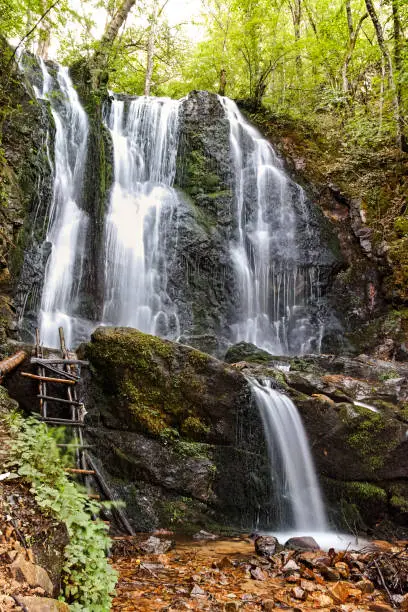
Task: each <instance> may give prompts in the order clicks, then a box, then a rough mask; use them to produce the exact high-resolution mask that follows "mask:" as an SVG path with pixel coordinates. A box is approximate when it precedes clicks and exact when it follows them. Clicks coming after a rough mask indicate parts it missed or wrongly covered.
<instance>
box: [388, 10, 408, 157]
mask: <svg viewBox="0 0 408 612" xmlns="http://www.w3.org/2000/svg"><path fill="white" fill-rule="evenodd" d="M391 4H392V19H393V30H394V64H395V71H396V76H395V87H396V96H397V100H398V108H399V110H400V113H399V129H400V132H401V149H402V150H403V151H404V152H405V153H408V142H407V138H406V136H405V133H404V117H403V116H402V110H401V109H402V108H404V105H403V99H402V84H401V73H402V58H401V52H402V44H401V22H400V15H399V6H398V0H392V1H391Z"/></svg>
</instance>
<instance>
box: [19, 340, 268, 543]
mask: <svg viewBox="0 0 408 612" xmlns="http://www.w3.org/2000/svg"><path fill="white" fill-rule="evenodd" d="M80 354H82V355H83V356H84V357H85V358H88V359H89V360H90V362H91V364H92V377H91V376H89V374H88V373H87V372H84V374H83V378H82V384H83V387H82V391H81V393H82V396H83V397H84V400H85V401H86V405H87V410H88V415H87V421H88V424H89V425H90V426H89V427H88V429H87V431H88V434H87V436H88V437H89V443H90V444H94V445H95V454H96V459H95V460H96V461H97V464H98V466H99V467H100V469H101V470H102V472H103V474H104V477H105V478H106V480H107V483H108V485H110V486H111V487H112V489H113V490H114V491H115V492H116V493H117V496H118V497H119V498H120V499H123V500H124V501H125V503H126V512H127V514H128V517H129V520H130V522H131V524H132V525H133V526H134V527H135V529H137V530H143V531H152V530H154V529H155V528H158V527H170V526H172V527H173V526H174V525H175V524H176V526H177V528H178V529H179V528H180V527H181V526H182V525H183V524H185V525H188V528H189V530H191V531H193V533H194V529H196V530H198V529H200V528H202V527H203V528H204V529H205V526H206V524H209V525H212V526H213V525H214V522H217V521H218V522H220V523H221V522H222V523H224V524H229V525H231V526H234V525H241V527H242V516H245V517H247V520H248V523H249V524H251V523H252V524H253V522H254V521H253V517H255V515H256V513H259V512H260V515H261V516H266V515H267V514H269V516H270V514H271V506H272V505H273V500H272V499H271V494H270V476H269V460H268V457H267V452H266V448H265V446H264V442H263V436H262V423H261V421H260V418H259V414H258V412H257V409H256V407H255V405H254V404H253V403H252V402H251V400H250V391H249V388H248V384H247V381H246V379H245V377H244V376H243V375H242V374H241V373H240V372H238V371H236V370H234V368H231V367H226V365H225V364H224V363H222V362H220V361H218V360H217V359H215V358H213V357H210V356H209V355H206V354H204V353H200V352H199V351H197V350H195V349H192V348H191V347H187V346H184V345H181V344H179V343H172V342H169V341H165V340H161V339H160V338H158V337H154V336H149V335H147V334H142V333H141V332H138V331H137V330H131V329H129V328H100V329H98V330H96V331H95V332H94V333H93V335H92V341H91V342H90V343H88V344H87V345H84V346H83V347H82V349H81V351H80ZM19 378H21V377H19ZM237 415H239V418H237ZM242 431H246V432H247V434H246V435H245V437H243V436H242V435H241V433H240V432H242ZM175 517H177V520H176V521H175ZM211 528H212V527H210V529H207V530H211Z"/></svg>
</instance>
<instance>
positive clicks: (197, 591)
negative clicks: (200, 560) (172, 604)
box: [190, 584, 206, 597]
mask: <svg viewBox="0 0 408 612" xmlns="http://www.w3.org/2000/svg"><path fill="white" fill-rule="evenodd" d="M190 595H191V597H203V596H206V592H205V591H204V590H203V589H202V588H201V587H200V586H198V584H195V585H194V586H193V588H192V589H191V591H190Z"/></svg>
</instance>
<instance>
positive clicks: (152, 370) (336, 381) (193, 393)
mask: <svg viewBox="0 0 408 612" xmlns="http://www.w3.org/2000/svg"><path fill="white" fill-rule="evenodd" d="M241 349H242V347H241ZM81 351H82V353H83V355H84V356H85V357H86V358H87V359H89V361H90V363H91V369H92V376H91V377H89V378H88V379H87V380H85V388H84V392H85V394H86V395H85V400H86V403H87V406H88V410H89V416H88V417H87V419H88V423H89V425H90V427H89V430H87V432H88V433H87V436H88V437H89V439H90V442H91V443H92V444H94V449H95V450H94V451H93V452H94V453H95V455H96V460H97V462H98V464H99V466H100V467H101V469H102V470H103V472H104V475H105V477H106V479H107V481H108V483H109V485H110V486H111V487H112V488H113V489H114V491H115V492H116V493H117V495H118V496H119V497H122V498H124V500H125V501H126V503H127V512H128V516H129V519H130V521H131V523H132V524H133V525H134V527H135V528H136V529H138V530H144V529H152V528H156V527H172V528H176V529H177V528H178V529H181V530H186V529H187V530H194V531H196V530H197V527H198V528H201V527H204V528H207V529H209V530H214V529H215V530H217V529H220V526H222V525H224V526H225V525H228V526H229V527H231V526H236V527H245V528H251V527H253V526H254V525H255V524H258V525H259V526H263V527H271V526H273V525H276V524H277V523H276V518H275V513H276V508H275V506H274V499H273V485H272V480H271V475H270V472H269V464H268V456H267V449H266V447H265V443H264V434H263V430H262V425H261V420H260V417H259V415H258V413H257V409H256V408H255V406H254V404H253V401H252V398H251V396H250V392H249V388H248V383H247V380H246V378H245V376H253V377H255V378H258V379H268V378H269V379H271V380H272V381H273V384H274V386H275V387H278V388H280V389H281V390H282V392H283V393H286V394H288V395H289V396H291V398H292V399H293V400H294V401H295V403H296V405H297V407H298V409H299V411H300V413H301V416H302V420H303V422H304V425H305V428H306V431H307V433H308V437H309V440H310V445H311V449H312V453H313V456H314V461H315V464H316V467H317V472H318V475H319V479H320V481H321V485H322V488H323V490H324V493H325V496H326V501H327V507H328V511H329V518H330V520H331V521H332V522H333V523H334V524H335V525H337V526H338V527H341V528H343V529H348V530H350V528H353V529H356V530H358V531H367V530H368V531H370V530H371V531H372V530H377V533H379V534H381V533H384V534H385V533H386V532H387V529H388V526H389V525H391V523H392V524H393V525H394V527H395V525H400V526H403V525H404V522H405V521H406V518H407V508H408V489H407V487H406V480H407V477H408V462H407V459H406V457H407V456H408V455H407V450H408V447H407V445H408V441H407V437H406V431H407V424H408V417H407V415H406V402H407V399H408V383H407V375H408V368H407V367H406V366H404V365H402V364H395V363H394V364H391V363H389V362H381V361H374V360H372V359H369V358H366V357H361V358H359V359H350V358H344V357H339V358H334V357H328V356H323V355H321V356H307V357H304V358H302V359H299V358H292V359H291V358H288V357H286V358H281V360H280V363H278V364H277V363H276V361H275V360H274V359H273V358H272V359H271V361H270V362H269V363H267V362H266V361H265V360H264V359H265V355H264V354H262V353H261V358H260V362H259V363H256V361H253V362H251V363H249V362H241V364H242V370H241V371H240V369H239V368H235V367H234V368H233V367H229V366H227V365H226V364H224V363H222V362H220V361H218V360H217V359H214V358H212V357H210V356H209V355H206V354H203V353H200V352H199V351H196V350H194V349H192V348H190V347H187V346H183V345H180V344H177V343H172V342H169V341H163V340H160V339H158V338H156V337H153V336H148V335H146V334H142V333H141V332H138V331H136V330H131V329H128V328H99V329H98V330H97V331H96V332H94V334H93V336H92V340H91V342H90V343H88V344H86V345H83V347H82V348H81ZM285 360H286V362H285ZM282 364H284V365H285V368H283V370H282ZM255 517H256V521H257V523H256V522H255Z"/></svg>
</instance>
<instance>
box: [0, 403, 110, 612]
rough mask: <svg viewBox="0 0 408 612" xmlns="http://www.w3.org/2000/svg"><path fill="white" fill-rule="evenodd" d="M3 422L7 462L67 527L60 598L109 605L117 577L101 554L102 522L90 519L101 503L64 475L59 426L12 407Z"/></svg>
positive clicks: (84, 606) (86, 606) (76, 605)
mask: <svg viewBox="0 0 408 612" xmlns="http://www.w3.org/2000/svg"><path fill="white" fill-rule="evenodd" d="M7 422H8V426H9V428H10V429H11V432H12V433H13V434H14V439H13V441H12V443H11V452H10V464H11V465H12V466H14V469H15V470H16V471H17V473H18V474H19V475H20V476H22V477H23V478H24V479H26V480H27V481H28V482H29V483H30V484H31V491H32V493H33V494H34V496H35V499H36V501H37V503H38V505H39V506H40V507H41V508H42V509H43V510H44V511H45V512H46V513H50V514H52V515H53V516H55V517H56V518H57V519H58V520H60V521H61V522H63V523H65V525H66V527H67V529H68V534H69V536H70V542H69V544H68V545H67V546H66V547H65V564H64V567H63V593H62V598H63V599H65V600H66V601H67V602H68V603H69V604H70V609H71V610H74V611H75V610H77V611H79V610H81V611H90V612H91V611H92V612H104V611H108V610H110V607H111V595H112V592H113V589H114V586H115V583H116V579H117V574H116V572H115V570H113V568H112V567H111V566H110V565H109V564H108V561H107V558H106V551H107V549H108V547H109V543H110V538H109V536H108V535H107V527H106V525H105V524H104V523H103V522H102V521H100V520H92V516H93V515H97V514H98V513H99V512H100V510H101V507H102V506H101V504H100V503H97V502H95V501H90V500H89V498H88V496H87V494H86V493H85V492H83V491H82V490H81V488H80V487H79V485H78V484H76V483H75V482H72V481H71V480H69V479H68V477H67V475H66V473H65V471H64V466H65V465H66V464H67V459H68V460H69V459H70V457H68V458H67V456H65V457H63V456H62V455H61V452H60V450H59V448H58V446H57V439H58V437H60V436H61V435H62V434H61V432H59V433H58V431H57V432H56V431H55V430H52V431H51V430H49V429H48V428H47V426H46V425H45V424H44V423H38V421H36V419H34V418H29V419H26V420H25V419H23V418H22V417H21V416H20V415H18V414H16V413H13V414H12V415H8V416H7ZM56 437H57V439H56Z"/></svg>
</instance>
